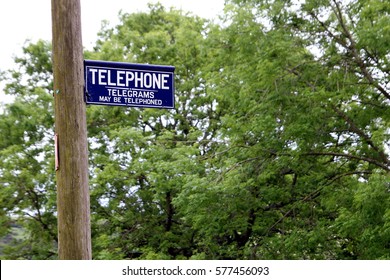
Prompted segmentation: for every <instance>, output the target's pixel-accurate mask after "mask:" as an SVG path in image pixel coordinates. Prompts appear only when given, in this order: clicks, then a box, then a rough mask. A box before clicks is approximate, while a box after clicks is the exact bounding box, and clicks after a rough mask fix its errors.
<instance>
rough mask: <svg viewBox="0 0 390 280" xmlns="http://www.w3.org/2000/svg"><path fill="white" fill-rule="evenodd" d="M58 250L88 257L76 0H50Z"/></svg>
mask: <svg viewBox="0 0 390 280" xmlns="http://www.w3.org/2000/svg"><path fill="white" fill-rule="evenodd" d="M51 5H52V28H53V30H52V31H53V34H52V35H53V75H54V88H53V90H54V103H55V130H56V133H57V134H58V144H59V149H58V153H59V168H58V170H57V171H56V177H57V189H58V194H57V206H58V243H59V244H58V246H59V248H58V254H59V258H60V259H91V230H90V202H89V199H90V198H89V187H88V146H87V128H86V108H85V103H84V97H83V91H84V89H83V87H84V85H83V84H84V78H83V75H84V74H83V47H82V40H81V13H80V1H79V0H52V2H51Z"/></svg>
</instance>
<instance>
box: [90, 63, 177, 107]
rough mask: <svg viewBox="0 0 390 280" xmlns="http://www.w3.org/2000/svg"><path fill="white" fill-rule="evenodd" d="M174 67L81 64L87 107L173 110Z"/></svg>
mask: <svg viewBox="0 0 390 280" xmlns="http://www.w3.org/2000/svg"><path fill="white" fill-rule="evenodd" d="M174 71H175V67H173V66H163V65H151V64H133V63H124V62H111V61H98V60H84V75H85V101H86V103H87V104H96V105H109V106H130V107H152V108H166V109H172V108H174V107H175V97H174V96H175V95H174V92H175V87H174Z"/></svg>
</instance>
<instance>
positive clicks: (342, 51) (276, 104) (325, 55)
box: [183, 1, 390, 259]
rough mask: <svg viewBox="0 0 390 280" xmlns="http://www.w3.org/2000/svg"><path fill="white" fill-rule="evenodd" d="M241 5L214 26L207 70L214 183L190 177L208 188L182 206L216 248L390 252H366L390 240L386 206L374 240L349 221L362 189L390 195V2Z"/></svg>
mask: <svg viewBox="0 0 390 280" xmlns="http://www.w3.org/2000/svg"><path fill="white" fill-rule="evenodd" d="M231 2H232V4H231V5H229V6H227V9H226V14H225V17H226V18H225V21H226V25H225V26H226V27H223V28H217V30H216V31H215V32H214V33H212V34H210V40H211V41H212V42H213V44H214V48H213V49H212V51H211V52H212V54H213V55H214V56H215V59H214V60H213V63H212V64H211V65H210V68H209V69H210V71H209V72H208V75H209V80H208V81H209V82H210V83H211V84H212V85H213V86H212V87H210V93H211V94H212V95H213V96H215V98H216V100H217V103H218V107H217V111H218V110H219V111H221V115H222V116H221V129H220V132H221V136H220V137H221V139H223V140H224V144H223V145H221V146H220V150H219V151H218V152H216V153H215V154H214V156H212V157H211V158H210V165H212V166H213V168H210V169H209V170H213V172H212V173H213V174H211V176H208V178H212V180H211V181H209V180H206V181H205V180H204V179H202V178H200V179H199V182H191V184H194V183H195V184H198V186H201V187H200V188H199V190H197V188H195V187H193V188H192V191H190V193H189V194H188V193H187V194H186V197H187V198H188V199H187V200H186V201H185V203H183V207H186V208H187V209H186V210H185V213H186V214H188V216H186V218H190V219H191V220H192V221H193V223H194V226H195V227H196V228H197V229H198V230H199V231H200V232H201V234H202V240H203V241H206V243H204V250H205V252H206V254H207V256H209V257H212V258H216V257H217V258H237V257H241V258H281V259H283V258H382V257H383V258H386V257H388V246H385V249H384V250H380V251H375V250H374V249H373V250H363V248H365V247H366V246H370V245H371V244H370V243H366V242H367V241H368V240H369V239H370V238H371V239H376V238H378V239H380V241H378V244H382V245H384V244H387V243H386V242H387V240H388V236H387V233H388V230H387V227H388V216H387V214H386V211H385V209H386V206H384V205H382V206H383V207H384V208H382V210H381V211H379V210H378V211H379V213H381V215H382V216H381V217H382V219H376V221H377V224H375V228H376V230H377V231H375V230H371V231H370V230H368V231H367V233H370V234H371V236H370V237H369V238H368V237H366V238H365V239H363V238H360V235H359V234H356V235H351V236H347V235H346V231H345V230H344V227H346V226H347V224H343V223H342V222H341V221H347V220H348V216H346V213H348V212H347V211H346V209H349V210H348V211H350V212H349V213H351V212H352V211H353V209H355V208H354V207H355V206H354V205H355V204H354V203H355V202H354V200H355V199H358V197H362V196H363V195H362V194H361V193H359V196H358V197H357V196H356V195H355V192H356V191H357V190H358V189H359V188H363V189H365V190H367V191H368V189H370V187H368V186H371V185H372V186H378V185H381V186H382V188H380V189H381V190H382V191H384V193H382V194H383V197H386V198H387V199H388V193H386V190H388V185H387V182H388V181H389V156H388V144H389V134H388V132H389V125H388V124H389V116H390V115H389V113H388V112H389V108H388V107H389V106H388V105H389V102H388V101H389V99H388V93H389V90H388V84H387V81H388V74H389V72H388V55H389V53H388V48H387V47H386V46H387V42H388V38H387V36H386V35H384V36H382V35H381V33H379V32H378V30H382V29H384V30H386V28H388V8H389V4H387V2H384V1H349V2H348V3H344V2H343V4H341V3H339V2H337V1H306V2H305V3H303V4H300V3H299V2H294V1H231ZM372 6H375V7H377V8H378V7H380V9H379V11H380V12H379V13H378V14H375V15H374V13H373V12H371V13H369V12H368V11H371V9H372V8H371V7H372ZM368 15H369V17H367V16H368ZM373 17H375V19H373ZM368 26H369V27H368ZM374 30H377V32H376V34H377V35H373V34H372V33H371V32H374ZM368 34H369V35H368ZM214 35H215V37H213V36H214ZM369 38H370V39H371V40H370V39H369ZM374 42H375V43H374ZM385 147H387V150H386V148H385ZM378 174H381V176H379V177H377V175H378ZM372 178H374V179H372ZM372 181H375V183H372ZM366 195H368V196H369V194H368V193H367V194H366ZM183 199H184V198H183ZM367 201H369V200H367ZM371 202H373V200H371ZM210 204H212V205H215V206H213V207H210ZM385 205H386V204H385ZM373 207H374V206H373ZM367 209H368V208H367ZM363 212H364V211H363ZM363 212H361V213H359V215H356V216H355V220H356V219H363V217H362V216H361V215H365V214H364V213H363ZM366 214H367V213H366ZM207 216H209V217H213V219H212V220H211V222H208V223H207V222H206V221H210V219H207V218H206V217H207ZM338 217H343V219H339V218H338ZM346 217H347V218H346ZM351 218H352V217H351ZM336 220H337V223H335V221H336ZM355 226H356V228H355V230H356V233H358V232H359V231H360V229H359V228H358V223H355ZM381 231H383V232H384V233H381V235H378V234H377V233H379V232H381ZM348 232H349V233H351V231H348ZM340 233H343V234H340ZM356 238H357V239H358V240H355V239H356ZM354 242H357V243H358V244H359V246H354V247H353V249H354V251H351V249H350V244H352V243H354ZM367 252H369V253H367ZM375 252H376V253H375Z"/></svg>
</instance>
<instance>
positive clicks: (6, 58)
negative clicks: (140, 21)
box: [0, 0, 224, 102]
mask: <svg viewBox="0 0 390 280" xmlns="http://www.w3.org/2000/svg"><path fill="white" fill-rule="evenodd" d="M80 2H81V22H82V39H83V45H84V47H86V48H87V49H90V48H91V46H93V44H94V42H95V41H96V39H97V35H96V34H97V32H98V31H99V30H100V27H101V22H102V20H108V21H109V22H110V25H111V26H115V25H116V24H117V23H118V22H119V21H118V13H119V11H120V10H122V11H123V12H126V13H133V12H139V11H146V10H147V4H148V3H156V2H160V3H161V4H163V5H164V6H165V7H166V8H170V7H175V8H177V9H182V10H183V11H190V12H192V13H194V14H196V15H199V16H201V17H204V18H208V19H213V18H216V17H217V15H220V14H222V10H223V6H224V0H159V1H158V0H108V1H105V0H80ZM0 38H1V43H0V71H4V70H8V69H10V68H12V67H13V57H14V56H15V55H20V54H21V53H22V47H23V45H24V43H25V41H26V40H27V39H30V40H32V41H33V42H35V41H37V40H38V39H44V40H51V1H50V0H1V2H0ZM2 89H3V87H2V85H0V102H1V101H2V100H1V99H3V100H4V95H3V94H2Z"/></svg>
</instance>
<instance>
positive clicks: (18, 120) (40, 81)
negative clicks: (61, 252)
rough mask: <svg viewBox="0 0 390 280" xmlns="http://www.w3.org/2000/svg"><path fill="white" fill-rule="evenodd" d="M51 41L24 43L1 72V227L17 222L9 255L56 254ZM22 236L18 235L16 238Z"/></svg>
mask: <svg viewBox="0 0 390 280" xmlns="http://www.w3.org/2000/svg"><path fill="white" fill-rule="evenodd" d="M50 50H51V45H50V44H49V43H47V42H44V41H38V42H37V43H35V44H33V43H27V44H26V46H25V47H24V48H23V52H24V56H23V57H21V58H16V60H15V62H16V63H17V64H18V65H19V69H17V70H13V71H9V72H7V73H5V74H4V77H5V78H6V79H7V81H8V84H7V85H6V87H5V93H6V94H9V95H13V96H14V101H13V102H12V103H10V104H7V105H5V106H4V107H3V112H2V115H1V118H0V131H1V132H0V174H1V176H0V186H1V187H0V205H1V207H0V208H1V212H2V213H1V214H2V215H1V233H2V235H3V236H4V235H5V234H7V233H9V231H10V230H11V228H12V226H13V225H15V224H16V226H18V227H21V228H22V234H21V236H19V240H15V241H14V244H13V246H10V247H7V248H5V249H4V252H3V253H4V254H5V255H6V256H8V257H9V258H12V259H15V258H27V259H49V258H53V257H55V255H56V240H57V226H56V217H55V211H56V195H55V176H54V160H53V123H54V120H53V107H52V102H51V100H52V94H53V92H52V89H51V88H52V86H51V81H52V76H51V62H50V61H51V58H50ZM20 237H22V238H20Z"/></svg>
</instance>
